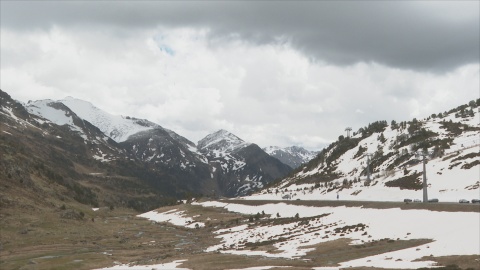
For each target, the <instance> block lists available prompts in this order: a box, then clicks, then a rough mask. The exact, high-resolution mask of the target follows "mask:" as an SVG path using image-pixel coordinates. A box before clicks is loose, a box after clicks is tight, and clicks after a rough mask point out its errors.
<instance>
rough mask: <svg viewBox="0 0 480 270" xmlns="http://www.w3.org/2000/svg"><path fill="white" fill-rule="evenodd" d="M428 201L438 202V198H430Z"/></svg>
mask: <svg viewBox="0 0 480 270" xmlns="http://www.w3.org/2000/svg"><path fill="white" fill-rule="evenodd" d="M428 202H438V199H437V198H435V199H430V200H428Z"/></svg>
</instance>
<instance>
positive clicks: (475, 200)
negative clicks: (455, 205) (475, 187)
mask: <svg viewBox="0 0 480 270" xmlns="http://www.w3.org/2000/svg"><path fill="white" fill-rule="evenodd" d="M472 203H480V200H479V199H473V200H472Z"/></svg>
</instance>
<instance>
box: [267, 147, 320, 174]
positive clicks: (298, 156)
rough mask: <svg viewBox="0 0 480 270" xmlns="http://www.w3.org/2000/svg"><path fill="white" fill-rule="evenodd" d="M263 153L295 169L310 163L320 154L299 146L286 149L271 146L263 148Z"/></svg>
mask: <svg viewBox="0 0 480 270" xmlns="http://www.w3.org/2000/svg"><path fill="white" fill-rule="evenodd" d="M263 151H265V152H266V153H267V154H269V155H270V156H272V157H274V158H277V159H278V160H280V161H281V162H283V163H285V164H287V165H288V166H290V167H292V168H294V169H295V168H297V167H298V166H300V165H301V164H303V163H307V162H309V161H310V160H311V159H313V158H314V157H315V156H316V155H317V154H318V152H314V151H308V150H306V149H305V148H303V147H299V146H290V147H285V148H280V147H278V146H269V147H265V148H263Z"/></svg>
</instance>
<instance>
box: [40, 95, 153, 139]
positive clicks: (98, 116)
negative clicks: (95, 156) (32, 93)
mask: <svg viewBox="0 0 480 270" xmlns="http://www.w3.org/2000/svg"><path fill="white" fill-rule="evenodd" d="M40 102H41V101H40ZM58 102H59V103H63V104H65V105H66V106H67V107H68V108H70V109H71V110H72V111H73V112H75V113H76V114H77V115H78V116H79V117H80V118H82V119H84V120H87V121H88V122H90V123H92V124H93V125H94V126H96V127H98V128H99V129H100V130H101V131H102V132H103V133H105V134H106V135H107V136H109V137H110V138H112V139H113V140H115V141H116V142H123V141H126V140H127V139H128V137H130V136H131V135H133V134H135V133H138V132H140V131H145V130H150V129H154V128H158V127H159V125H157V124H155V123H152V122H150V121H148V120H144V119H137V118H134V117H129V116H120V115H112V114H110V113H108V112H105V111H103V110H101V109H99V108H97V107H95V106H94V105H93V104H91V103H90V102H88V101H84V100H80V99H76V98H72V97H67V98H65V99H62V100H59V101H58ZM47 118H48V117H47Z"/></svg>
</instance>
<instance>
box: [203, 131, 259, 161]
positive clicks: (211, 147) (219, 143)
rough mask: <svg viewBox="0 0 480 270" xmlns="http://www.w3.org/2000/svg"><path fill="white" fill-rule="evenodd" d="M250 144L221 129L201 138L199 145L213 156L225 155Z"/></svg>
mask: <svg viewBox="0 0 480 270" xmlns="http://www.w3.org/2000/svg"><path fill="white" fill-rule="evenodd" d="M248 145H250V143H247V142H245V141H244V140H242V139H240V138H239V137H237V136H235V135H234V134H232V133H230V132H228V131H226V130H224V129H221V130H219V131H216V132H214V133H212V134H209V135H207V136H206V137H205V138H203V139H201V140H200V141H199V142H198V144H197V147H198V149H199V150H200V151H202V152H206V153H209V154H210V155H211V156H213V157H223V156H226V155H228V154H230V153H232V152H234V151H236V150H238V149H240V148H244V147H246V146H248Z"/></svg>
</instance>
